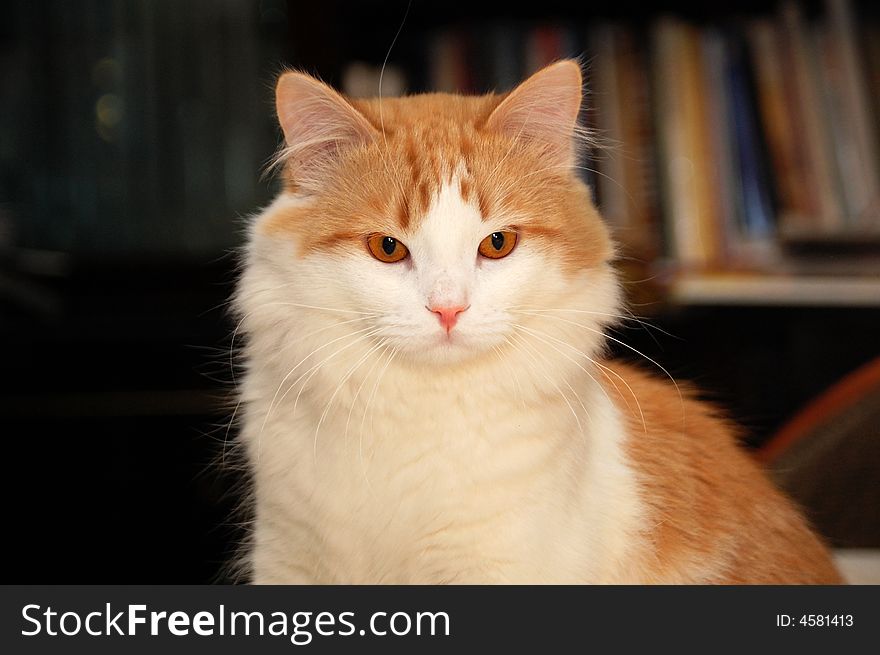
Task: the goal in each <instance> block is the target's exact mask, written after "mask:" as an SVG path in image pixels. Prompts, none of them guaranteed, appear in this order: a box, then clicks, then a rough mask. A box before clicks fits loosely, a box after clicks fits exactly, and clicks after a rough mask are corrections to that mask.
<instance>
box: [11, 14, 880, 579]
mask: <svg viewBox="0 0 880 655" xmlns="http://www.w3.org/2000/svg"><path fill="white" fill-rule="evenodd" d="M515 4H516V6H515ZM526 4H528V5H529V6H519V3H510V2H471V3H461V4H457V5H453V6H450V5H449V4H448V3H430V2H420V1H419V0H416V1H415V2H414V3H413V6H412V8H411V10H410V12H409V16H408V17H407V20H406V23H405V25H404V27H403V30H402V32H401V34H400V38H399V39H398V41H397V43H396V44H395V46H394V49H393V51H392V53H391V56H390V62H391V63H393V64H396V65H397V66H399V67H400V68H401V69H403V70H404V71H405V72H406V73H407V76H408V79H409V88H410V90H411V91H419V90H423V88H424V86H425V80H426V73H425V67H426V65H427V64H426V62H425V61H424V56H425V55H424V52H425V51H424V48H423V47H422V46H423V42H424V39H425V38H427V36H429V35H430V34H431V33H432V31H433V30H435V29H437V28H438V27H441V26H443V25H449V24H458V23H465V24H468V25H470V26H472V27H473V28H474V29H479V26H480V25H481V24H483V23H484V22H486V21H490V20H493V19H497V18H499V17H504V18H512V19H514V20H519V21H524V22H530V21H543V20H562V21H568V20H573V21H579V22H583V23H587V22H589V21H591V20H593V19H595V18H597V17H611V18H624V19H627V20H633V21H642V20H644V21H648V20H650V19H651V18H653V17H655V16H656V15H657V14H658V13H660V12H664V11H672V12H674V13H677V14H679V15H683V16H687V17H690V18H693V19H695V20H698V21H701V20H707V19H708V20H725V19H727V18H728V17H732V16H738V15H740V14H743V13H744V14H747V15H748V14H750V13H760V12H769V11H772V10H773V9H774V6H773V5H772V4H770V5H768V4H767V3H760V2H745V3H735V9H734V8H733V7H734V3H712V4H711V6H709V7H706V6H705V5H704V3H690V2H674V1H669V2H654V3H649V4H647V5H646V4H644V3H636V2H631V1H629V0H624V1H619V2H615V3H587V2H579V3H568V2H556V1H552V0H549V1H548V0H544V1H542V2H540V3H526ZM861 4H863V5H865V6H867V5H869V4H870V3H861ZM571 5H573V8H572V7H571ZM808 8H815V3H813V4H810V3H808ZM406 10H407V3H406V2H396V1H395V2H379V1H378V0H372V1H363V2H351V3H343V2H339V1H335V0H321V1H320V2H293V1H290V2H284V1H282V0H274V1H271V0H263V1H261V2H256V1H255V2H232V1H229V2H209V1H208V0H198V1H192V2H176V1H173V0H160V1H156V2H148V1H147V0H141V1H132V2H122V1H118V2H112V1H110V0H92V1H85V0H79V1H76V2H48V1H43V0H40V1H35V2H29V1H26V0H19V1H13V2H11V3H9V2H7V3H4V4H3V5H2V8H0V72H2V80H0V91H2V105H0V106H2V111H0V340H2V358H0V438H2V444H3V456H2V462H3V469H4V471H3V480H4V493H3V496H2V498H3V502H4V504H5V508H6V509H5V511H4V512H3V516H4V525H5V529H4V535H5V540H6V542H7V544H6V545H7V548H8V549H11V550H12V552H13V555H11V556H8V557H7V562H9V563H10V565H9V566H8V568H7V571H6V573H5V574H4V576H3V579H4V582H27V583H36V582H44V583H48V582H52V583H70V582H80V583H84V582H89V583H91V582H96V583H97V582H100V583H119V582H129V583H169V582H176V583H194V582H196V583H197V582H210V581H217V580H227V579H229V578H228V576H227V574H226V572H225V571H226V569H225V563H226V562H228V561H229V559H230V557H231V556H232V554H233V553H234V550H235V548H236V545H237V544H238V543H239V542H240V541H241V539H242V538H243V536H244V530H243V528H242V522H243V521H246V520H247V515H246V513H240V512H239V513H236V512H235V508H236V506H237V504H238V503H239V501H240V498H241V494H240V493H239V491H240V485H241V484H242V483H244V482H246V480H243V477H242V476H241V474H240V473H238V472H236V471H235V470H234V468H233V467H230V466H221V465H219V464H218V459H219V458H220V456H221V454H222V453H223V450H224V443H225V442H226V440H227V438H230V439H232V438H234V436H235V428H234V426H231V427H230V425H229V423H230V417H231V407H232V403H233V402H234V401H233V400H232V399H233V397H234V380H233V367H232V361H233V360H232V358H231V357H230V353H229V345H230V338H231V333H232V330H233V328H234V323H233V321H232V320H231V318H230V316H229V314H228V312H227V310H226V302H227V299H228V297H229V295H230V293H231V290H232V288H233V284H234V280H235V277H236V265H237V261H238V256H237V254H236V249H237V248H238V247H239V246H240V245H241V243H242V230H243V227H244V225H245V224H246V215H247V213H248V212H252V211H255V210H256V209H257V208H258V207H259V206H260V204H262V203H265V202H266V201H267V200H268V199H270V198H271V196H272V194H273V192H274V187H273V184H274V183H273V182H272V181H271V180H266V179H261V177H260V173H261V170H262V168H263V166H264V165H265V162H266V160H267V159H268V158H269V157H270V156H271V154H272V152H273V150H274V148H275V146H276V145H277V143H278V139H279V133H278V130H277V129H276V127H275V125H274V122H273V117H272V113H273V103H272V83H273V80H274V77H275V76H276V75H277V73H278V71H280V70H281V69H282V67H284V66H294V67H298V68H303V69H305V70H308V71H313V72H318V73H320V75H321V76H322V78H323V79H325V80H327V81H329V82H332V83H339V82H340V80H341V76H342V71H343V68H344V66H345V64H346V63H347V62H349V61H352V60H361V61H365V62H368V63H370V64H373V65H380V64H381V63H382V61H383V60H384V58H385V55H386V53H387V52H388V48H389V46H390V45H391V42H392V40H393V38H394V36H395V33H396V32H397V30H398V27H399V26H400V24H401V20H402V19H403V16H404V14H405V12H406ZM510 12H513V15H512V16H511V15H510ZM635 311H637V312H638V313H641V314H645V315H648V316H650V322H651V323H652V324H653V325H656V326H658V327H660V328H662V329H663V330H665V331H668V332H669V333H670V334H671V335H672V336H669V335H666V334H664V333H662V332H660V331H657V330H650V329H646V328H643V327H639V326H637V325H634V326H631V327H627V328H622V330H621V332H620V333H618V336H621V338H623V339H624V340H625V341H626V342H627V343H629V344H631V345H632V346H634V347H635V348H638V349H639V350H641V351H642V352H644V353H646V354H647V355H649V356H650V357H652V358H653V359H656V360H657V361H658V362H660V363H661V364H663V365H664V366H665V367H666V368H667V369H668V370H669V371H670V372H671V373H672V374H673V375H674V376H675V377H676V378H683V379H689V380H693V381H695V382H697V383H698V384H699V385H700V386H701V388H703V389H704V390H705V392H706V395H707V396H709V397H711V398H713V399H715V400H717V401H718V402H720V403H721V404H722V405H723V406H725V407H726V408H728V410H729V412H730V413H731V414H732V415H733V416H734V417H736V418H737V419H738V420H740V421H741V422H743V423H744V424H745V425H746V426H747V427H748V428H749V434H748V437H747V439H748V442H749V443H750V444H751V445H758V444H760V443H762V442H763V441H764V440H766V439H767V438H768V437H769V436H770V435H771V434H772V433H773V431H774V430H775V429H776V428H778V427H779V426H780V425H781V424H782V423H783V422H784V421H785V420H786V419H787V418H789V417H790V416H791V415H792V414H793V413H794V412H795V411H796V410H797V409H798V408H799V407H800V406H801V405H802V404H804V403H806V402H807V401H808V400H809V399H810V398H811V397H813V396H814V395H815V394H817V393H819V392H820V391H821V390H822V389H824V388H826V387H827V386H828V385H829V384H831V383H832V382H833V381H834V380H836V379H837V378H839V377H840V376H842V375H843V374H845V373H847V372H848V371H850V370H852V369H854V368H856V367H857V366H858V365H860V364H862V363H864V362H866V361H868V360H869V359H871V358H872V357H874V356H876V355H877V354H878V352H880V350H878V345H877V343H878V340H877V337H878V334H880V330H878V327H880V310H878V309H877V307H868V308H864V307H863V308H847V307H841V308H829V307H794V308H791V307H790V308H785V307H759V306H754V307H749V306H736V307H726V306H721V305H718V306H702V307H681V306H678V307H676V306H672V305H667V304H664V303H663V302H662V301H659V302H651V303H649V304H647V305H643V306H638V307H636V308H635ZM617 350H621V351H622V350H623V349H622V348H617ZM624 354H627V353H625V352H624ZM629 354H631V353H629ZM648 366H650V365H648Z"/></svg>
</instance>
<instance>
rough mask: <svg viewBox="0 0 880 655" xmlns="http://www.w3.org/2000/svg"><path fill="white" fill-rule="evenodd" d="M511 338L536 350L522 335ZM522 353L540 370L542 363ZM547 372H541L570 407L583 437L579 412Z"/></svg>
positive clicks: (523, 351)
mask: <svg viewBox="0 0 880 655" xmlns="http://www.w3.org/2000/svg"><path fill="white" fill-rule="evenodd" d="M511 336H512V337H513V336H518V337H519V341H520V342H521V343H522V344H523V345H524V346H530V347H532V348H533V349H534V347H533V346H531V344H529V343H528V342H527V341H526V340H525V338H524V337H522V336H521V335H519V333H517V334H516V335H511ZM521 352H522V353H523V354H525V355H527V356H528V357H529V359H531V360H532V363H533V364H535V367H536V368H539V367H538V364H539V363H540V362H538V361H537V360H536V359H535V358H534V357H532V356H531V354H529V353H528V352H527V351H525V350H522V349H521ZM545 371H546V368H545V367H540V372H541V374H542V375H543V376H544V377H545V378H546V380H547V381H548V382H549V383H550V384H552V385H553V387H554V388H555V389H556V392H557V393H558V394H559V395H560V396H561V397H562V399H563V400H564V401H565V404H566V405H568V409H569V410H570V411H571V415H572V416H574V420H575V423H577V426H578V432H579V433H580V434H581V435H583V433H584V430H583V426H581V421H580V419H579V418H578V415H577V412H576V411H574V407H572V406H571V403H570V402H569V401H568V397H567V396H566V395H565V394H564V393H563V392H562V389H560V388H559V385H557V384H556V382H554V381H553V378H551V377H550V376H549V375H547V373H546V372H545Z"/></svg>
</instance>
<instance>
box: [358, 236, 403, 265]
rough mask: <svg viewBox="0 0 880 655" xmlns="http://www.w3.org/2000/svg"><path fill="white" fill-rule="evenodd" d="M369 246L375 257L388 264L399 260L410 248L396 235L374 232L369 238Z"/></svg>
mask: <svg viewBox="0 0 880 655" xmlns="http://www.w3.org/2000/svg"><path fill="white" fill-rule="evenodd" d="M367 248H369V249H370V254H371V255H373V257H375V258H376V259H378V260H379V261H380V262H385V263H386V264H393V263H394V262H399V261H400V260H401V259H405V258H406V256H407V255H408V254H409V250H407V249H406V246H405V245H403V244H402V243H400V241H398V240H397V239H395V238H394V237H389V236H386V235H384V234H374V235H373V236H371V237H370V238H369V239H367Z"/></svg>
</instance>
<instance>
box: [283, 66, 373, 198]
mask: <svg viewBox="0 0 880 655" xmlns="http://www.w3.org/2000/svg"><path fill="white" fill-rule="evenodd" d="M275 109H276V112H277V114H278V122H279V123H280V124H281V130H282V131H283V132H284V142H285V146H284V148H283V149H282V150H281V152H280V153H279V155H278V163H280V164H285V165H287V166H288V170H290V171H291V174H292V176H293V181H294V183H295V184H296V186H297V187H299V188H305V189H307V190H308V189H314V188H315V187H317V186H319V185H320V182H321V180H322V178H323V172H324V171H325V170H326V167H327V165H328V164H330V163H332V162H333V160H334V159H335V158H336V157H337V156H338V154H339V152H340V151H342V150H343V149H345V148H346V147H349V146H354V145H358V144H361V143H365V142H368V141H370V140H372V139H374V138H375V137H376V129H375V128H374V127H373V126H372V125H371V124H370V122H369V121H368V120H367V119H366V118H365V117H364V116H363V114H361V113H360V112H359V111H358V110H357V109H355V108H354V107H353V106H352V105H351V104H350V103H349V102H348V100H346V99H345V97H343V96H342V94H340V93H338V92H337V91H335V90H334V89H332V88H330V87H329V86H327V85H326V84H324V83H323V82H320V81H318V80H316V79H315V78H313V77H311V76H309V75H306V74H304V73H298V72H289V73H285V74H283V75H282V76H281V77H280V78H278V84H277V85H276V86H275Z"/></svg>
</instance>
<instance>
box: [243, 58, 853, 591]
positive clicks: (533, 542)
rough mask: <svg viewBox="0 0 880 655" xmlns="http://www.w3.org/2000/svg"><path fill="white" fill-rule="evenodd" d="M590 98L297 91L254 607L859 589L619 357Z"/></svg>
mask: <svg viewBox="0 0 880 655" xmlns="http://www.w3.org/2000/svg"><path fill="white" fill-rule="evenodd" d="M581 101H582V73H581V69H580V65H579V64H578V63H577V62H576V61H571V60H563V61H559V62H557V63H555V64H552V65H550V66H548V67H546V68H544V69H542V70H540V71H539V72H537V73H535V74H534V75H532V76H531V77H529V78H528V79H526V80H525V81H524V82H522V83H521V84H520V85H519V86H518V87H516V88H515V89H514V90H513V91H511V92H509V93H507V94H504V95H496V94H489V95H483V96H460V95H452V94H423V95H413V96H408V97H403V98H395V99H390V98H385V99H382V98H381V97H380V98H378V99H369V100H362V99H349V98H346V97H345V96H343V95H342V94H340V93H338V92H337V91H335V90H333V89H332V88H331V87H329V86H327V85H325V84H324V83H322V82H320V81H318V80H317V79H315V78H313V77H310V76H308V75H306V74H303V73H300V72H295V71H291V72H286V73H284V74H282V75H281V76H280V78H279V80H278V83H277V87H276V109H277V114H278V120H279V122H280V126H281V129H282V131H283V134H284V146H283V148H282V149H281V151H280V153H279V156H278V162H277V163H278V166H279V170H280V171H281V176H282V180H283V189H282V191H281V192H280V193H279V195H278V196H277V198H276V199H275V200H274V201H273V202H272V203H271V204H270V205H269V206H268V207H266V208H265V209H264V210H263V211H262V212H261V213H260V214H259V215H258V216H257V217H256V218H255V220H253V221H252V222H251V224H250V227H249V242H248V246H247V250H246V256H245V262H244V266H243V272H242V275H241V278H240V282H239V285H238V288H237V291H236V294H235V298H234V303H235V308H236V311H237V313H238V316H239V318H240V330H241V333H242V334H243V335H244V337H243V338H244V342H245V345H244V346H243V356H244V362H245V364H244V369H245V371H244V373H245V374H244V379H243V381H242V383H241V388H240V404H241V408H242V409H241V410H240V411H241V417H242V418H241V434H240V439H241V444H242V446H243V449H244V451H245V453H246V455H245V457H246V459H247V463H248V467H249V469H250V471H251V473H252V479H253V494H252V495H253V509H254V521H253V528H252V535H251V539H250V543H249V545H248V548H247V555H246V557H245V558H244V559H245V564H246V566H247V568H248V570H249V572H250V579H251V580H252V581H253V582H255V583H297V584H298V583H303V584H312V583H346V584H347V583H353V584H360V583H398V584H399V583H420V584H442V583H476V584H483V583H489V584H492V583H528V584H531V583H563V584H568V583H578V584H580V583H626V584H629V583H837V582H839V581H840V578H839V576H838V573H837V571H836V570H835V568H834V566H833V564H832V563H831V559H830V557H829V554H828V551H827V550H826V548H825V546H824V545H823V544H822V542H821V540H820V539H819V538H818V537H817V536H815V535H814V534H813V533H812V532H811V530H810V529H809V527H808V526H807V524H806V522H805V520H804V519H803V518H802V516H801V515H800V514H799V512H798V511H797V509H796V508H795V507H794V506H793V505H792V504H791V503H790V502H789V501H788V500H786V499H785V498H784V497H783V496H782V495H781V494H780V493H779V492H778V491H776V490H775V489H774V488H773V486H772V485H771V484H770V482H769V481H768V480H767V479H766V478H765V476H764V474H763V473H762V472H761V471H760V470H759V469H758V467H757V466H756V465H755V464H754V463H753V462H752V461H751V459H750V458H749V456H748V454H746V453H745V452H744V451H743V450H741V449H740V447H739V445H738V444H737V442H736V438H735V433H736V430H735V428H734V427H733V426H732V425H730V424H729V423H728V422H726V421H725V420H724V419H723V418H720V417H719V416H718V413H717V412H716V411H715V410H714V409H713V408H712V407H711V406H708V405H704V404H702V403H700V402H698V401H697V400H695V399H694V397H693V396H694V394H693V393H692V392H690V391H689V390H687V389H680V388H677V387H676V385H674V384H673V383H672V382H669V381H664V380H663V379H661V378H660V377H659V376H658V377H653V376H652V375H649V374H647V373H645V372H643V371H642V370H640V369H638V368H636V367H634V366H632V365H629V364H624V363H619V362H615V361H610V360H609V359H607V358H606V355H605V350H606V339H607V338H608V337H606V333H605V330H606V328H607V327H609V326H611V325H613V324H614V323H615V321H617V320H618V317H620V316H621V312H622V311H623V310H622V308H623V301H622V298H621V292H620V285H619V282H618V280H617V279H616V276H615V272H614V269H613V267H612V260H613V258H614V256H615V250H614V246H613V245H612V242H611V238H610V236H609V233H608V230H607V229H606V227H605V225H604V224H603V221H602V219H601V217H600V216H599V214H598V213H597V210H596V209H595V207H594V205H593V202H592V199H591V193H590V191H589V189H588V187H587V186H586V185H585V184H584V183H583V182H582V181H581V179H580V178H579V176H578V174H577V161H578V157H579V154H580V150H581V149H582V143H583V139H582V138H581V137H582V136H583V130H582V129H581V128H580V127H579V123H578V116H579V113H580V111H581Z"/></svg>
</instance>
